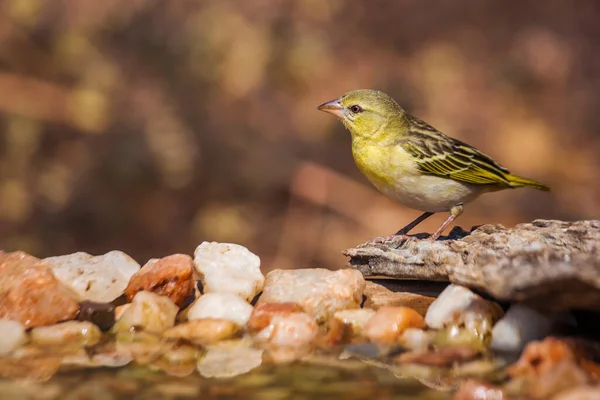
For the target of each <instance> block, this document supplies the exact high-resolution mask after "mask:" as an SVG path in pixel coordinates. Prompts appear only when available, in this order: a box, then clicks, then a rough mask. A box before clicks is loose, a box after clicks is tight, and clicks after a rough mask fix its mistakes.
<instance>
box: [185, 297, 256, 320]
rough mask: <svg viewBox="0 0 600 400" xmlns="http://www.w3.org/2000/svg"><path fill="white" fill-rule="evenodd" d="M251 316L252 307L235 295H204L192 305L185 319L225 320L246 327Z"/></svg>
mask: <svg viewBox="0 0 600 400" xmlns="http://www.w3.org/2000/svg"><path fill="white" fill-rule="evenodd" d="M251 314H252V306H251V305H250V304H248V302H246V300H244V299H243V298H242V297H240V296H238V295H237V294H234V293H206V294H204V295H202V296H200V298H199V299H197V300H196V301H195V302H194V304H192V306H191V307H190V309H189V310H188V313H187V317H188V319H189V320H194V319H204V318H213V319H226V320H229V321H232V322H234V323H236V324H237V325H239V326H246V324H247V323H248V320H249V319H250V315H251Z"/></svg>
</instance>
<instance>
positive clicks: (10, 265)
mask: <svg viewBox="0 0 600 400" xmlns="http://www.w3.org/2000/svg"><path fill="white" fill-rule="evenodd" d="M78 310H79V305H78V304H77V301H76V300H75V298H74V297H73V293H72V292H71V291H70V290H69V289H68V288H66V287H65V286H63V285H62V284H61V283H60V282H59V281H58V280H57V279H56V278H55V277H54V275H53V274H52V271H51V270H50V269H49V268H48V267H47V266H46V265H45V264H44V263H42V262H40V260H38V259H37V258H35V257H33V256H30V255H28V254H26V253H23V252H14V253H5V252H2V251H0V318H7V319H11V320H15V321H19V322H21V323H22V324H23V325H24V326H25V327H26V328H31V327H34V326H41V325H51V324H54V323H57V322H59V321H67V320H71V319H74V318H75V316H76V315H77V312H78Z"/></svg>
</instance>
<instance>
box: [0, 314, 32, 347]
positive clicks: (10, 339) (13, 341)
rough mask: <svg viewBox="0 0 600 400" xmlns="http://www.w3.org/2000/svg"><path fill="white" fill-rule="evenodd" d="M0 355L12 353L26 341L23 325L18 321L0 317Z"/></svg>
mask: <svg viewBox="0 0 600 400" xmlns="http://www.w3.org/2000/svg"><path fill="white" fill-rule="evenodd" d="M0 332H1V334H0V356H5V355H7V354H10V353H12V351H13V350H15V349H16V348H17V347H19V346H21V345H22V344H24V343H25V342H27V335H26V334H25V327H24V326H23V325H22V324H21V323H20V322H18V321H13V320H10V319H6V318H0Z"/></svg>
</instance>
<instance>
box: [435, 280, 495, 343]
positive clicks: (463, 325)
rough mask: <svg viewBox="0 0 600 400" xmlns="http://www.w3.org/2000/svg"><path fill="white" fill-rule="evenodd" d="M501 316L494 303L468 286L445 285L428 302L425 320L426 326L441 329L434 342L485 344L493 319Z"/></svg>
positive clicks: (487, 340)
mask: <svg viewBox="0 0 600 400" xmlns="http://www.w3.org/2000/svg"><path fill="white" fill-rule="evenodd" d="M501 315H502V309H501V308H500V306H499V305H497V304H496V303H493V302H491V301H487V300H485V299H483V298H482V297H481V296H479V295H477V294H475V293H473V292H471V291H470V290H469V289H467V288H465V287H462V286H458V285H449V286H448V287H447V288H446V289H444V291H443V292H442V293H441V294H440V295H439V297H438V298H437V299H436V300H435V301H434V302H433V303H431V305H430V306H429V310H427V315H426V316H425V322H426V323H427V325H428V326H429V327H430V328H434V329H441V328H444V330H442V331H440V332H439V334H438V337H437V339H436V343H438V344H440V345H445V344H460V343H466V344H474V345H478V346H480V347H482V346H485V345H486V344H487V343H489V341H490V340H491V336H492V327H493V325H494V322H496V321H497V320H498V318H500V316H501Z"/></svg>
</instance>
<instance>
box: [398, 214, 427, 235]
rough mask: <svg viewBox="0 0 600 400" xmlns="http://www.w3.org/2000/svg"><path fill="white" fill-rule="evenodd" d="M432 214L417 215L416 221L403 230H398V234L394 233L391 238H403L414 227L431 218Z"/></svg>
mask: <svg viewBox="0 0 600 400" xmlns="http://www.w3.org/2000/svg"><path fill="white" fill-rule="evenodd" d="M433 214H435V213H432V212H429V211H427V212H424V213H423V214H421V215H419V216H418V217H417V219H415V220H414V221H413V222H411V223H410V224H408V225H406V226H405V227H404V228H402V229H400V230H399V231H398V232H396V234H395V235H392V236H405V235H407V234H408V232H410V231H411V230H412V229H413V228H414V227H415V226H417V225H419V224H420V223H421V222H423V221H425V220H426V219H427V218H429V217H431V216H432V215H433Z"/></svg>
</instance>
